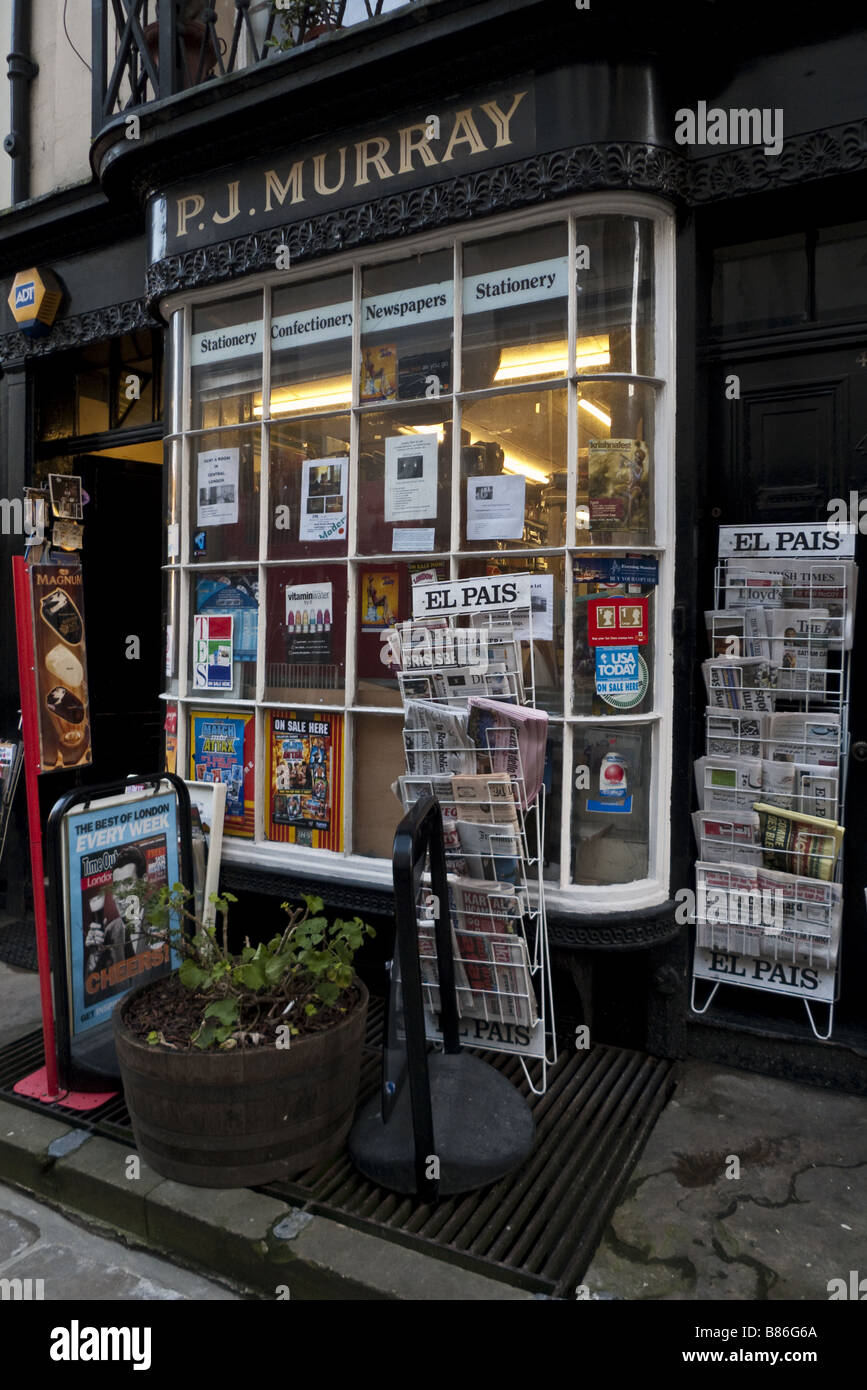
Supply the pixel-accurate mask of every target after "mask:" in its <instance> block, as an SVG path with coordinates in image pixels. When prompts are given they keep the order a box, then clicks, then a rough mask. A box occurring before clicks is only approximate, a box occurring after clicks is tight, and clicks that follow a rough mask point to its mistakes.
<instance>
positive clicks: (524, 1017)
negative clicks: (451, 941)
mask: <svg viewBox="0 0 867 1390" xmlns="http://www.w3.org/2000/svg"><path fill="white" fill-rule="evenodd" d="M451 887H452V892H453V894H454V900H455V911H456V915H457V919H458V925H457V928H456V931H455V936H456V940H457V952H456V957H457V959H458V960H459V961H460V963H461V965H462V967H463V970H464V972H465V976H466V980H467V983H468V986H469V989H468V990H467V991H459V1010H460V1013H461V1015H462V1016H467V1017H470V1018H484V1019H494V1020H496V1021H498V1022H504V1023H516V1024H523V1025H524V1026H526V1027H531V1028H532V1027H535V1025H536V1023H537V1022H538V1015H537V1011H536V998H535V995H534V992H533V985H532V981H531V979H530V969H529V955H528V951H527V945H526V942H525V941H524V938H523V935H522V934H521V933H520V932H516V931H515V926H516V925H517V924H518V923H519V920H520V917H521V909H522V898H521V896H520V895H519V894H518V893H516V892H515V890H514V889H513V888H510V887H508V886H507V885H503V884H498V885H497V886H496V888H494V887H492V885H491V884H490V883H485V882H480V881H479V880H478V879H472V878H458V879H455V880H454V881H453V883H452V885H451Z"/></svg>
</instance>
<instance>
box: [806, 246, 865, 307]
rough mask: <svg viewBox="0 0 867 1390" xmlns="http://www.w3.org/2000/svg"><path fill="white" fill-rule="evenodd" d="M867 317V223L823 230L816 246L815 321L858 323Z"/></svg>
mask: <svg viewBox="0 0 867 1390" xmlns="http://www.w3.org/2000/svg"><path fill="white" fill-rule="evenodd" d="M865 313H867V223H864V222H852V223H850V224H849V226H847V227H826V228H824V229H823V230H822V231H820V232H819V240H818V243H817V246H816V317H817V318H819V319H860V318H864V317H865Z"/></svg>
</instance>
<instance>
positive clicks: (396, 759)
mask: <svg viewBox="0 0 867 1390" xmlns="http://www.w3.org/2000/svg"><path fill="white" fill-rule="evenodd" d="M354 724H355V772H354V777H353V806H352V836H353V843H352V849H353V851H354V852H355V853H356V854H369V855H375V856H376V857H377V858H380V859H391V850H392V844H393V841H394V832H395V830H396V829H397V825H398V822H399V821H400V820H401V818H402V817H403V809H402V807H401V804H400V802H399V801H398V799H397V797H396V796H395V795H394V793H393V792H392V790H391V784H392V782H395V781H396V780H397V778H398V777H399V776H400V775H401V773H402V772H404V771H405V770H406V765H405V760H404V748H403V720H402V719H401V718H396V717H393V716H392V715H389V714H357V715H355V716H354Z"/></svg>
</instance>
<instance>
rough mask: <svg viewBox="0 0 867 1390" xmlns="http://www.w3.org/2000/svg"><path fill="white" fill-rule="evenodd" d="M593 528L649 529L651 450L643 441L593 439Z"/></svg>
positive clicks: (590, 449)
mask: <svg viewBox="0 0 867 1390" xmlns="http://www.w3.org/2000/svg"><path fill="white" fill-rule="evenodd" d="M587 460H588V463H587V473H588V479H587V482H588V494H589V496H588V505H589V511H590V527H591V529H598V530H600V531H647V530H648V528H649V498H650V484H651V477H650V450H649V448H648V446H647V445H646V444H645V443H644V441H643V440H640V439H591V440H590V442H589V444H588V449H587Z"/></svg>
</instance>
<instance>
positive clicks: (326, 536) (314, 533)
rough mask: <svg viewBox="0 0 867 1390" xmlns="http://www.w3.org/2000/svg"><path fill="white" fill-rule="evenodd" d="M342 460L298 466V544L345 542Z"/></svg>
mask: <svg viewBox="0 0 867 1390" xmlns="http://www.w3.org/2000/svg"><path fill="white" fill-rule="evenodd" d="M346 515H347V503H346V459H338V458H329V459H310V460H308V461H306V462H305V463H304V464H303V465H302V473H301V526H300V530H299V540H302V541H338V540H345V539H346Z"/></svg>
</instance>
